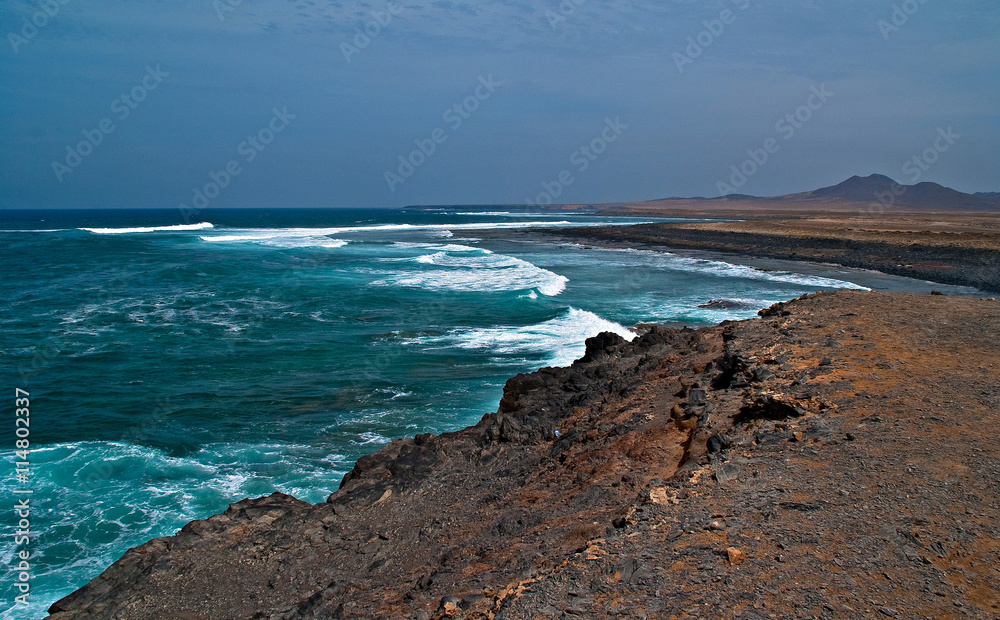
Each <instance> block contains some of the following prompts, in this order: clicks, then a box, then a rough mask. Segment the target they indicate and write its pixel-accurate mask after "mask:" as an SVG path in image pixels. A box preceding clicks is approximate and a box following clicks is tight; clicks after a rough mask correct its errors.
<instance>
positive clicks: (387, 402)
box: [0, 208, 957, 618]
mask: <svg viewBox="0 0 1000 620" xmlns="http://www.w3.org/2000/svg"><path fill="white" fill-rule="evenodd" d="M486 210H487V211H490V212H491V213H490V214H486V215H474V214H469V213H449V212H440V213H406V212H401V211H370V210H353V211H321V210H293V209H288V210H272V211H240V210H228V211H211V210H209V211H206V212H203V213H201V214H199V215H198V216H197V218H196V219H195V220H193V221H183V220H182V219H181V217H180V214H179V213H178V212H177V211H176V210H173V211H138V210H131V211H81V212H72V211H63V212H31V213H28V212H0V229H2V230H0V242H2V244H3V247H4V248H5V249H6V252H5V259H4V261H3V263H2V264H0V271H2V273H3V275H4V280H5V281H6V282H9V283H12V285H11V286H10V287H9V289H8V295H7V303H5V304H4V305H3V309H2V313H0V328H2V329H0V352H2V355H3V358H4V360H5V361H6V363H5V364H4V368H3V372H4V376H5V381H4V385H6V386H7V387H8V389H10V392H11V393H13V389H12V388H14V387H19V388H22V389H24V390H27V391H28V392H30V394H31V396H30V398H31V413H32V416H31V420H32V425H31V441H32V446H31V448H32V452H31V459H30V461H31V476H30V478H29V480H28V481H27V482H26V483H24V484H21V483H17V482H16V481H15V480H14V479H13V469H14V466H13V460H14V454H13V437H11V439H10V441H9V445H8V446H4V455H5V459H6V461H7V463H8V464H7V466H8V467H9V470H8V471H9V473H10V475H8V476H4V478H3V481H4V482H3V485H4V490H5V492H6V493H8V497H12V495H11V494H10V493H11V491H12V490H13V489H15V488H24V487H27V488H30V489H31V490H32V491H33V494H32V496H31V497H32V499H31V502H32V535H33V538H32V540H31V549H32V552H33V553H34V554H35V555H33V558H32V601H33V603H32V605H30V606H28V607H23V606H21V607H15V608H12V609H9V610H6V611H4V612H3V613H2V614H0V617H2V618H37V617H41V616H43V615H44V610H45V609H46V608H47V607H48V605H50V604H51V603H52V602H53V601H55V600H57V599H58V598H60V597H62V596H64V595H66V594H68V593H70V592H72V591H73V590H75V589H76V588H78V587H80V586H81V585H83V584H84V583H86V582H87V581H88V580H90V579H91V578H93V577H95V576H96V575H98V574H99V573H100V572H101V571H102V570H103V569H104V568H105V567H106V566H107V565H108V564H110V563H111V562H113V561H114V560H116V559H118V558H119V557H120V556H121V555H122V554H123V553H124V552H125V551H126V550H127V549H128V548H130V547H133V546H136V545H138V544H141V543H143V542H145V541H147V540H149V539H150V538H153V537H156V536H163V535H169V534H172V533H174V532H175V531H176V530H177V529H178V528H180V527H181V526H183V525H184V524H185V523H187V522H188V521H190V520H192V519H196V518H205V517H207V516H209V515H211V514H215V513H217V512H221V511H222V510H225V508H226V506H227V505H228V504H229V503H231V502H234V501H237V500H239V499H242V498H244V497H248V496H249V497H255V496H260V495H266V494H269V493H271V492H274V491H283V492H286V493H290V494H292V495H295V496H296V497H299V498H301V499H303V500H306V501H310V502H320V501H323V500H325V498H326V497H327V496H328V495H329V493H331V492H332V491H334V490H336V488H337V485H338V484H339V481H340V479H341V478H342V476H343V475H344V474H345V473H346V472H347V471H349V469H350V468H351V467H352V465H353V462H354V461H355V460H356V459H357V458H358V457H359V456H361V455H363V454H366V453H369V452H371V451H373V450H375V449H377V448H378V446H380V445H382V444H384V443H387V442H389V441H391V440H392V439H394V438H398V437H404V436H412V435H414V434H416V433H422V432H431V433H440V432H444V431H449V430H455V429H457V428H461V427H464V426H467V425H469V424H471V423H474V422H476V421H477V420H478V419H479V418H480V417H481V416H482V415H483V414H484V413H487V412H490V411H493V410H495V408H496V403H497V402H498V400H499V398H500V395H501V393H502V388H503V384H504V382H505V381H506V379H507V378H508V377H510V376H512V375H514V374H517V373H520V372H527V371H531V370H534V369H537V368H538V367H541V366H546V365H566V364H569V363H571V362H572V361H573V360H574V359H575V358H577V357H579V356H580V355H582V353H583V351H584V340H585V339H586V338H587V337H590V336H594V335H596V334H597V333H599V332H602V331H614V332H617V333H619V334H621V335H622V336H624V337H632V334H631V332H630V331H629V328H630V327H632V326H634V325H636V324H639V323H650V322H681V323H685V324H688V325H692V326H697V325H707V324H714V323H718V322H720V321H722V320H726V319H742V318H749V317H752V316H755V315H756V313H757V311H758V310H759V309H761V308H765V307H767V306H769V305H771V304H773V303H775V302H778V301H783V300H787V299H790V298H793V297H797V296H799V295H801V294H803V293H806V292H815V291H817V290H833V289H837V288H854V289H859V288H883V287H885V288H888V287H898V289H891V290H922V289H921V287H923V286H924V285H923V284H921V283H915V282H913V281H909V284H908V283H907V282H906V279H905V278H892V277H890V276H880V275H879V274H872V273H871V272H859V271H857V270H846V269H845V270H840V269H836V268H827V267H817V266H809V265H802V264H797V263H792V262H789V261H768V262H759V264H758V265H757V266H759V267H764V268H766V269H768V270H767V271H763V270H761V269H757V268H754V267H753V266H749V265H747V264H737V263H735V262H728V261H727V260H726V259H725V258H724V257H721V256H707V255H700V254H685V255H682V254H673V253H664V252H653V251H649V250H633V249H596V248H591V249H588V248H585V247H583V246H577V245H572V244H560V243H553V242H545V241H542V240H537V239H536V240H531V239H526V238H524V237H521V236H518V235H516V234H514V233H515V232H516V231H519V230H523V229H524V228H526V227H536V226H545V227H548V228H557V227H560V226H568V225H574V226H581V225H608V224H625V223H634V222H638V221H649V220H648V219H644V220H636V219H627V218H606V217H590V216H579V215H573V214H568V215H565V216H562V215H560V216H559V217H552V216H551V215H546V216H531V215H523V214H511V213H503V212H502V209H501V208H491V209H486ZM478 230H483V231H488V232H489V237H488V238H486V237H485V236H484V237H482V238H479V239H477V238H476V237H467V238H459V237H458V236H456V235H475V234H477V233H476V231H478ZM505 231H510V232H511V234H510V235H509V236H507V237H505ZM909 285H912V286H913V288H912V289H906V287H907V286H909ZM934 288H935V289H936V290H941V291H943V292H956V291H953V290H951V289H955V288H957V287H951V289H949V288H948V287H941V286H937V285H936V286H934ZM711 300H725V303H723V304H716V305H714V306H713V307H699V306H706V305H709V304H708V302H709V301H711ZM12 398H13V397H12ZM11 404H13V402H12V401H11ZM13 518H14V517H13V516H12V515H8V525H14V524H15V523H14V521H13ZM13 552H14V547H13V546H12V545H10V544H7V545H5V546H4V548H3V551H2V560H3V561H4V562H6V563H7V564H8V565H10V563H11V561H12V560H13Z"/></svg>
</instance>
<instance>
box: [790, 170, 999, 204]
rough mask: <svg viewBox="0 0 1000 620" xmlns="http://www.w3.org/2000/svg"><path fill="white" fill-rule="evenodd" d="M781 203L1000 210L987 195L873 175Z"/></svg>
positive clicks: (792, 195)
mask: <svg viewBox="0 0 1000 620" xmlns="http://www.w3.org/2000/svg"><path fill="white" fill-rule="evenodd" d="M781 199H782V200H814V199H822V200H831V199H833V200H842V201H846V202H854V203H876V204H881V205H883V206H885V207H887V208H888V207H905V208H910V209H940V210H963V211H980V210H984V211H986V210H994V209H997V208H1000V201H998V200H997V199H996V198H990V197H988V196H982V195H975V194H966V193H963V192H960V191H958V190H954V189H951V188H950V187H944V186H943V185H939V184H937V183H927V182H924V183H917V184H916V185H903V184H901V183H897V182H896V181H894V180H893V179H891V178H889V177H887V176H885V175H882V174H873V175H870V176H867V177H859V176H853V177H851V178H849V179H847V180H846V181H844V182H843V183H839V184H837V185H833V186H831V187H824V188H821V189H817V190H814V191H811V192H804V193H801V194H790V195H788V196H782V197H781Z"/></svg>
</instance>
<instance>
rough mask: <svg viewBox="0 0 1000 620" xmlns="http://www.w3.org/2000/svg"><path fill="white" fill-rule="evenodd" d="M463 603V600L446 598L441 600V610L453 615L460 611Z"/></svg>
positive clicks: (452, 597)
mask: <svg viewBox="0 0 1000 620" xmlns="http://www.w3.org/2000/svg"><path fill="white" fill-rule="evenodd" d="M461 603H462V599H460V598H457V597H454V596H446V597H444V598H443V599H441V607H440V610H441V611H443V612H444V613H446V614H453V613H455V612H457V611H458V609H459V606H460V605H461Z"/></svg>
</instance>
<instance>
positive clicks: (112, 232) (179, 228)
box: [80, 222, 215, 235]
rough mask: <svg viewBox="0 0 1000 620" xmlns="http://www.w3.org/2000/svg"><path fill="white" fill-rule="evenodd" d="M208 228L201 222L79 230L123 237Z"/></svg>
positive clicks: (211, 226) (208, 224)
mask: <svg viewBox="0 0 1000 620" xmlns="http://www.w3.org/2000/svg"><path fill="white" fill-rule="evenodd" d="M209 228H215V226H213V225H212V224H210V223H208V222H202V223H200V224H178V225H176V226H145V227H139V228H81V229H80V230H85V231H87V232H91V233H96V234H98V235H123V234H128V233H150V232H177V231H185V230H207V229H209Z"/></svg>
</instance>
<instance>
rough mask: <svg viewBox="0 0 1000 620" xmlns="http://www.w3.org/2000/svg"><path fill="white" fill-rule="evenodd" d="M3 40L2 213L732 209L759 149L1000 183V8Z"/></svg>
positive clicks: (463, 7) (779, 5) (686, 12)
mask: <svg viewBox="0 0 1000 620" xmlns="http://www.w3.org/2000/svg"><path fill="white" fill-rule="evenodd" d="M578 2H579V4H577V3H578ZM46 9H47V11H48V12H47V13H46ZM32 21H34V23H33V24H32V23H31V22H32ZM366 30H367V34H365V32H366ZM0 32H2V33H5V40H4V42H3V43H2V48H0V50H2V51H0V124H2V132H3V136H4V138H5V139H4V140H3V142H2V144H0V164H2V166H0V207H2V208H25V207H174V206H177V205H179V204H190V203H191V202H192V201H193V200H195V198H196V191H195V190H199V191H201V192H202V194H204V190H205V189H206V185H207V186H209V188H208V193H210V194H216V192H215V191H214V190H213V189H212V187H213V184H214V186H216V187H219V191H218V192H217V194H216V195H214V196H212V197H210V198H209V197H206V198H205V200H207V201H208V202H209V204H210V206H213V207H366V206H380V207H386V206H388V207H391V206H404V205H410V204H459V203H461V204H468V203H476V204H489V203H493V204H505V203H515V204H523V203H525V202H527V201H529V200H536V199H537V198H538V197H539V196H541V194H542V193H543V192H546V191H550V192H551V193H552V194H555V193H556V192H558V194H559V196H558V198H557V199H556V200H557V202H570V203H581V202H608V201H624V200H645V199H653V198H659V197H666V196H696V195H697V196H715V195H719V193H720V185H719V183H720V182H724V183H729V181H730V180H731V178H732V171H733V168H732V167H733V166H736V167H737V168H739V167H741V165H742V164H743V163H745V162H746V161H747V160H748V159H751V158H752V157H754V155H756V156H757V157H758V162H760V161H763V163H761V164H759V165H756V166H750V167H748V168H747V167H744V168H745V169H750V170H754V173H753V174H752V175H748V176H747V177H746V179H745V181H743V183H742V185H741V186H740V187H739V188H738V189H739V191H740V192H741V193H748V194H755V195H776V194H782V193H788V192H795V191H804V190H809V189H814V188H817V187H820V186H824V185H831V184H834V183H837V182H839V181H841V180H843V179H844V178H847V177H848V176H851V175H853V174H862V175H864V174H870V173H874V172H878V173H883V174H887V175H889V176H892V177H894V178H897V179H899V180H901V181H907V182H909V181H912V180H915V179H913V178H912V177H908V176H907V174H905V173H904V165H906V163H907V162H908V161H912V160H913V158H914V157H918V158H920V163H921V166H920V167H919V168H917V169H918V170H919V171H920V178H919V179H916V180H920V181H935V182H939V183H942V184H945V185H949V186H952V187H955V188H957V189H960V190H962V191H969V192H973V191H997V190H1000V182H998V179H1000V163H998V157H1000V148H998V147H1000V4H998V3H997V2H996V0H950V1H948V2H945V1H944V0H922V1H921V0H906V1H905V2H903V1H900V0H895V1H883V0H840V1H829V2H820V1H819V0H781V1H778V0H717V1H694V0H661V1H660V2H647V1H644V0H607V1H603V0H562V1H560V0H539V1H536V0H482V1H480V2H462V1H457V0H431V1H429V0H409V1H408V0H401V1H400V2H385V1H383V0H371V1H369V2H346V1H328V0H326V1H324V0H285V1H281V2H279V1H276V0H242V1H240V0H214V1H213V0H170V1H169V2H167V1H162V0H161V1H157V2H153V1H147V0H43V1H39V0H33V1H25V0H5V2H4V3H3V7H2V8H0ZM487 85H488V87H487ZM816 89H820V90H821V91H822V92H824V93H828V94H827V95H826V96H824V97H822V98H818V97H815V96H813V93H814V92H816ZM123 95H124V98H123ZM133 95H135V96H136V98H141V99H142V100H141V101H135V100H133V98H132V97H133ZM455 106H458V108H457V109H456V107H455ZM810 106H811V107H810ZM789 114H791V115H792V116H791V118H790V119H789V118H787V115H789ZM783 119H785V124H784V125H781V124H779V123H780V122H781V121H782V120H783ZM102 123H103V125H102ZM611 125H614V126H616V127H617V128H618V129H617V130H616V131H605V130H606V128H608V127H610V126H611ZM112 127H113V129H111V128H112ZM789 127H791V129H789ZM279 128H280V129H279ZM949 128H950V130H951V134H950V135H956V134H957V135H959V136H961V137H960V138H958V139H953V140H951V141H949V142H948V144H947V145H946V146H947V149H946V150H941V149H940V148H937V147H940V146H942V145H943V144H944V143H942V142H941V141H937V147H935V141H936V138H937V137H938V135H940V134H939V133H938V130H939V129H944V130H948V129H949ZM109 129H110V131H105V130H109ZM789 133H791V134H792V135H789ZM612 137H613V138H614V139H613V140H611V139H609V138H612ZM769 139H770V140H773V143H772V146H774V145H777V148H776V149H772V150H774V152H771V153H767V159H766V161H764V160H762V159H761V157H762V153H764V152H765V151H763V150H762V149H763V148H764V145H765V144H766V143H767V141H768V140H769ZM421 148H422V151H421ZM251 154H252V156H251ZM400 158H402V160H401V159H400ZM404 162H405V163H404ZM582 162H586V163H585V164H584V163H582ZM227 166H229V167H230V172H232V171H236V170H238V172H236V173H235V174H230V173H226V172H225V171H226V168H227ZM233 166H235V167H233ZM755 168H756V169H755ZM908 170H910V171H911V172H912V171H913V170H914V166H912V165H911V166H909V168H908ZM227 175H228V178H227ZM560 177H561V178H562V180H559V179H560ZM570 179H572V180H571V181H570ZM737 180H740V179H739V178H737ZM223 185H224V187H222V186H223Z"/></svg>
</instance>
